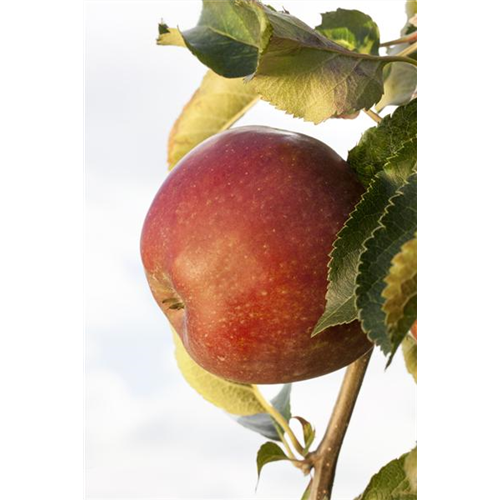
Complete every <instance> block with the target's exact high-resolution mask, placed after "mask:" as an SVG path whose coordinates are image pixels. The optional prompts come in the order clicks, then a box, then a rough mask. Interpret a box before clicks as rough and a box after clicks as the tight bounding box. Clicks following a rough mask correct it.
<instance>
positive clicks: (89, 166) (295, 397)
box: [85, 1, 416, 500]
mask: <svg viewBox="0 0 500 500" xmlns="http://www.w3.org/2000/svg"><path fill="white" fill-rule="evenodd" d="M274 6H275V7H277V8H279V7H281V3H279V2H274ZM285 6H286V7H287V8H288V10H289V11H290V12H291V13H292V14H294V15H296V16H297V17H299V18H301V19H303V20H305V21H306V22H308V23H309V24H311V25H313V26H315V25H317V24H319V23H320V13H321V12H326V11H328V10H329V9H330V10H331V9H332V8H334V6H333V5H332V4H331V2H307V3H306V2H290V3H287V4H286V5H285ZM349 7H350V8H358V9H360V10H363V11H365V12H367V13H369V14H372V15H373V17H374V19H376V20H380V30H381V33H382V37H383V39H386V40H387V39H393V38H397V36H398V33H399V30H400V29H401V26H403V24H404V23H405V21H406V14H405V11H404V4H403V3H401V2H398V3H396V2H373V1H371V2H350V3H349ZM200 8H201V2H186V1H183V2H152V3H149V2H141V3H139V2H109V3H89V4H87V6H86V58H85V60H86V76H85V81H86V106H85V111H86V150H85V152H86V162H85V172H86V215H87V217H86V219H87V221H86V304H87V307H86V347H87V354H86V452H87V453H86V487H87V495H88V497H89V498H96V497H99V498H117V497H127V498H128V497H135V498H227V499H237V498H238V499H239V498H253V497H254V489H255V485H256V466H255V457H256V452H257V450H258V448H259V446H260V445H261V444H262V443H263V442H264V441H265V438H262V437H261V436H259V435H257V434H253V433H251V432H250V431H248V430H246V429H243V428H241V427H240V426H238V425H237V424H236V423H234V422H232V421H231V420H230V419H229V418H228V416H227V415H225V414H224V413H223V412H222V411H221V410H219V409H217V408H214V407H212V406H211V405H210V404H208V403H207V402H205V401H204V400H203V399H202V398H201V397H200V396H198V394H196V393H195V392H194V391H193V390H192V389H191V388H190V387H189V386H188V385H187V384H186V382H185V381H184V380H183V378H182V376H181V374H180V373H179V372H178V370H177V367H176V365H175V360H174V358H173V354H172V353H173V348H172V339H171V334H170V332H169V328H168V325H167V321H166V319H165V318H164V316H163V314H162V313H161V311H160V310H159V309H158V307H157V306H156V304H155V303H154V301H153V299H152V297H151V295H150V293H149V289H148V287H147V284H146V281H145V278H144V275H143V270H142V266H141V262H140V258H139V250H138V249H139V236H140V231H141V226H142V222H143V220H144V216H145V214H146V211H147V209H148V207H149V204H150V203H151V201H152V198H153V196H154V194H155V192H156V190H157V189H158V188H159V186H160V184H161V182H162V181H163V179H164V178H165V175H166V173H167V170H166V165H165V157H166V139H167V134H168V131H169V129H170V127H171V126H172V124H173V122H174V120H175V119H176V118H177V116H178V115H179V113H180V111H181V109H182V107H183V105H184V104H185V103H186V102H187V101H188V100H189V98H190V96H191V95H192V93H193V92H194V91H195V89H196V88H197V86H198V85H199V82H200V80H201V78H202V76H203V74H204V73H205V71H206V68H205V67H203V66H202V65H201V63H199V62H198V61H197V60H196V58H194V57H193V56H192V55H191V54H190V53H189V52H188V51H186V50H183V49H180V48H176V47H175V48H173V47H158V46H156V45H155V37H156V25H157V23H158V21H159V20H160V19H161V18H162V17H163V18H164V20H165V21H166V22H167V24H169V25H179V26H181V27H190V26H193V25H195V24H196V21H197V18H198V16H199V12H200ZM243 124H245V125H246V124H267V125H271V126H275V127H278V128H283V129H291V130H298V131H301V132H305V133H307V134H310V135H314V136H316V137H318V138H320V139H322V140H323V141H325V142H327V143H328V144H330V145H331V146H332V147H333V148H334V149H335V150H336V151H337V152H338V153H339V154H341V155H342V156H344V157H346V153H347V151H348V149H350V148H352V147H353V146H354V145H355V144H356V142H357V140H358V139H359V137H360V135H361V133H362V131H363V130H364V129H366V128H367V127H370V126H372V125H373V122H372V121H371V120H370V119H369V118H368V117H366V116H365V115H362V116H360V117H359V118H358V119H356V120H353V121H350V120H338V121H334V120H331V121H329V122H327V123H325V124H323V125H321V126H314V125H312V124H308V123H305V122H303V121H301V120H296V119H292V118H291V117H288V116H286V115H285V114H284V113H282V112H280V111H277V110H275V109H273V108H272V107H271V106H270V105H268V104H265V103H260V104H258V105H257V107H256V108H255V109H253V110H251V111H250V112H249V113H248V114H247V115H246V116H245V117H244V118H243V119H242V120H241V121H240V122H239V123H238V125H243ZM384 365H385V359H384V358H383V356H381V355H380V354H379V352H376V354H375V356H374V359H373V361H372V363H371V366H370V369H369V371H368V374H367V380H366V383H365V385H364V387H363V390H362V393H361V397H360V400H359V405H358V406H357V408H356V412H355V415H354V417H353V420H352V424H351V427H350V429H349V433H348V435H347V438H346V441H345V445H344V448H343V452H342V455H341V460H340V464H339V468H338V474H337V480H336V487H335V493H336V495H337V498H340V499H346V500H347V499H352V498H354V497H355V496H356V495H357V494H359V493H360V492H361V491H362V489H363V487H364V486H366V484H367V483H368V481H369V478H370V477H371V476H372V474H374V473H375V472H376V471H378V470H379V469H380V467H381V466H383V465H384V464H385V463H387V462H388V461H390V460H391V459H393V458H395V457H398V456H400V455H401V454H402V453H405V452H407V451H409V450H410V449H411V448H412V447H413V446H414V445H415V441H416V431H415V384H414V382H413V379H412V378H411V377H410V376H409V375H408V373H407V372H406V370H405V367H404V363H403V361H402V357H401V356H399V357H397V359H396V361H395V363H394V364H393V366H391V367H390V368H389V369H388V370H387V371H385V370H384ZM342 374H343V372H339V373H335V374H332V375H330V376H326V377H322V378H320V379H316V380H312V381H307V382H302V383H297V384H295V385H294V388H293V393H292V409H293V412H294V413H295V414H297V415H301V416H304V417H306V418H307V419H309V420H310V421H311V422H313V423H314V425H315V426H316V427H317V430H318V433H319V434H320V435H321V434H322V432H323V430H324V428H325V425H326V422H327V419H328V417H329V414H330V412H331V409H332V406H333V403H334V400H335V396H336V393H337V390H338V387H339V384H340V381H341V378H342ZM277 390H278V388H270V389H268V390H267V391H266V392H267V393H268V394H273V393H275V392H277ZM306 485H307V480H306V478H304V477H303V476H302V474H301V473H300V472H299V471H298V470H297V469H295V468H293V467H291V466H290V465H289V464H286V463H277V464H271V465H269V466H267V467H266V468H265V469H264V471H263V474H262V479H261V481H260V485H259V488H258V490H257V494H256V495H255V497H256V498H287V499H294V498H299V497H300V495H301V493H302V491H303V490H304V489H305V487H306Z"/></svg>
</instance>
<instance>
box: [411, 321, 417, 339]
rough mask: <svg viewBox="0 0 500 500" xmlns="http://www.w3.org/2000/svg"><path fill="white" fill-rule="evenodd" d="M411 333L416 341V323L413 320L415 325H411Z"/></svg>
mask: <svg viewBox="0 0 500 500" xmlns="http://www.w3.org/2000/svg"><path fill="white" fill-rule="evenodd" d="M411 333H412V334H413V336H414V337H415V340H417V321H416V320H415V323H413V325H412V327H411Z"/></svg>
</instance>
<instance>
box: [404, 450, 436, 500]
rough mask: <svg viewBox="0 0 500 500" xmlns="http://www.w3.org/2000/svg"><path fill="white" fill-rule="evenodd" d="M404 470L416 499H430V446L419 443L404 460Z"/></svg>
mask: <svg viewBox="0 0 500 500" xmlns="http://www.w3.org/2000/svg"><path fill="white" fill-rule="evenodd" d="M404 467H405V471H406V475H407V477H408V479H409V481H410V485H411V488H412V491H416V492H417V498H418V500H432V446H429V445H419V446H417V447H416V448H414V449H413V450H412V451H411V452H410V454H409V455H408V457H407V458H406V460H405V464H404Z"/></svg>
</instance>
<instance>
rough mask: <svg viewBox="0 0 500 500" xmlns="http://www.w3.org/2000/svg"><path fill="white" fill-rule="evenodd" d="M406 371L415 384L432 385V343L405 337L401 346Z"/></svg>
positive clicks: (410, 336) (408, 336) (409, 336)
mask: <svg viewBox="0 0 500 500" xmlns="http://www.w3.org/2000/svg"><path fill="white" fill-rule="evenodd" d="M401 348H402V350H403V356H404V359H405V364H406V369H407V370H408V373H410V375H412V376H413V378H414V379H415V382H417V383H432V341H430V340H416V339H415V338H414V337H413V335H411V334H410V335H407V336H406V337H405V338H404V339H403V343H402V344H401Z"/></svg>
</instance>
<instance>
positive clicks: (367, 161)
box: [347, 99, 417, 185]
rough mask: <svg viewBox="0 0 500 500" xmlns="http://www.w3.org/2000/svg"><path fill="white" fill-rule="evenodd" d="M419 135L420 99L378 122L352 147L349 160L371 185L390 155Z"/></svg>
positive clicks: (362, 178)
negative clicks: (418, 101)
mask: <svg viewBox="0 0 500 500" xmlns="http://www.w3.org/2000/svg"><path fill="white" fill-rule="evenodd" d="M416 137H417V100H416V99H414V100H413V101H411V102H410V103H408V104H406V105H405V106H400V107H399V108H397V109H396V111H395V112H394V113H393V114H392V115H390V116H386V117H385V118H384V119H383V120H382V121H381V122H380V123H379V124H378V125H377V126H375V127H372V128H370V129H368V130H367V131H366V132H365V133H364V134H363V136H362V137H361V140H360V141H359V143H358V145H357V146H356V147H355V148H353V149H352V150H351V151H349V157H348V159H347V161H348V162H349V164H350V165H351V167H352V168H353V169H354V170H355V171H356V172H357V174H358V176H359V177H360V179H361V181H362V182H363V183H364V184H365V185H368V184H369V182H370V180H371V178H372V177H373V176H374V175H375V174H376V173H377V172H379V171H380V170H382V169H383V168H384V165H385V164H386V163H387V160H388V158H390V157H393V156H395V155H396V154H397V152H398V151H399V150H400V149H402V148H403V147H404V144H405V142H406V141H408V140H410V139H416Z"/></svg>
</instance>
